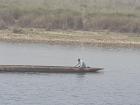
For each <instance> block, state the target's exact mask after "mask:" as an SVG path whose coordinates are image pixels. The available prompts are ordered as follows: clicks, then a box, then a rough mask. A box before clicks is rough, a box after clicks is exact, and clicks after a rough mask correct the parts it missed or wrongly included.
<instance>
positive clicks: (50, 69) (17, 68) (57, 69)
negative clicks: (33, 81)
mask: <svg viewBox="0 0 140 105" xmlns="http://www.w3.org/2000/svg"><path fill="white" fill-rule="evenodd" d="M102 69H103V68H91V67H86V68H81V67H65V66H36V65H0V72H45V73H87V72H97V71H99V70H102Z"/></svg>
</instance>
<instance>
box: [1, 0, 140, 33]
mask: <svg viewBox="0 0 140 105" xmlns="http://www.w3.org/2000/svg"><path fill="white" fill-rule="evenodd" d="M11 26H12V27H13V26H16V27H24V28H44V29H46V30H54V29H57V30H58V29H59V30H73V31H77V30H80V31H85V30H86V31H97V30H109V31H112V32H122V33H124V32H127V33H140V1H139V0H86V1H85V0H0V29H7V28H8V27H11Z"/></svg>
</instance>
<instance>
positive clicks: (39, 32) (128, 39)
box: [0, 28, 140, 46]
mask: <svg viewBox="0 0 140 105" xmlns="http://www.w3.org/2000/svg"><path fill="white" fill-rule="evenodd" d="M22 30H23V31H24V33H13V32H12V30H1V31H0V40H2V41H19V42H41V43H52V44H77V45H100V44H101V45H108V46H112V45H114V46H129V45H132V46H135V45H137V46H140V37H136V36H135V37H132V35H131V36H130V35H129V34H125V33H124V34H122V33H114V32H108V31H102V32H101V31H97V32H89V31H46V30H45V29H29V28H27V29H22Z"/></svg>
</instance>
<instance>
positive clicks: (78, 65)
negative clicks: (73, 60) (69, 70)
mask: <svg viewBox="0 0 140 105" xmlns="http://www.w3.org/2000/svg"><path fill="white" fill-rule="evenodd" d="M77 61H78V63H77V64H76V65H75V67H81V59H80V58H78V60H77Z"/></svg>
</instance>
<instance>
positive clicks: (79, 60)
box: [75, 58, 86, 68]
mask: <svg viewBox="0 0 140 105" xmlns="http://www.w3.org/2000/svg"><path fill="white" fill-rule="evenodd" d="M75 66H76V67H82V68H85V67H86V64H85V62H84V61H83V60H81V59H80V58H78V63H77V65H75Z"/></svg>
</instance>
